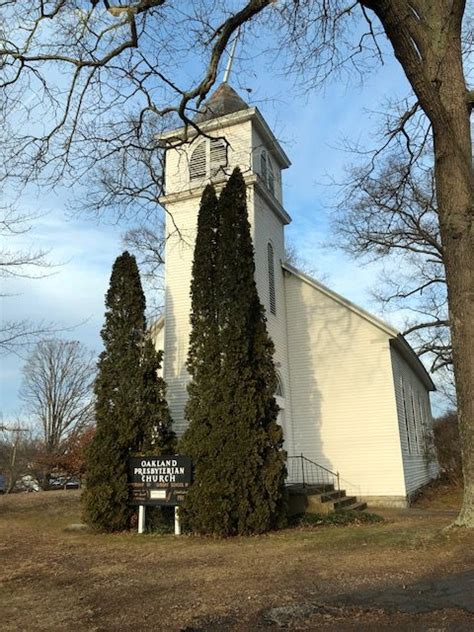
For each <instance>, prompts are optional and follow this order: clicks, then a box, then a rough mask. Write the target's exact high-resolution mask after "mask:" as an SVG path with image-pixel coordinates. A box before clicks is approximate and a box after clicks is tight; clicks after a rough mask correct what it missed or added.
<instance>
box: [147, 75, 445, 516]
mask: <svg viewBox="0 0 474 632" xmlns="http://www.w3.org/2000/svg"><path fill="white" fill-rule="evenodd" d="M196 123H197V125H198V126H199V129H200V130H201V131H202V132H203V134H199V135H198V134H195V137H194V140H192V141H191V142H190V143H185V144H178V145H179V146H176V145H177V144H176V143H174V146H173V144H172V143H171V142H170V140H171V139H174V140H176V139H179V138H183V134H184V129H179V130H174V131H172V132H168V133H166V134H163V135H162V136H161V137H160V139H161V142H163V143H167V142H168V143H169V144H170V146H169V148H168V149H167V151H166V164H165V195H164V196H163V197H162V198H161V200H160V203H161V204H162V205H163V207H164V208H165V210H166V233H167V241H166V257H165V261H166V264H165V310H164V316H163V318H161V319H160V320H159V321H158V322H157V323H155V325H154V326H153V334H154V338H155V342H156V346H157V348H158V349H162V350H163V351H164V361H163V376H164V378H165V380H166V382H167V385H168V391H167V393H168V402H169V405H170V409H171V414H172V417H173V421H174V428H175V430H176V432H177V434H178V435H180V434H182V433H183V431H184V430H185V428H186V421H185V419H184V407H185V403H186V398H187V383H188V379H189V378H188V374H187V370H186V359H187V353H188V340H189V334H190V306H191V300H190V283H191V269H192V261H193V247H194V240H195V235H196V226H197V214H198V209H199V203H200V198H201V195H202V192H203V189H204V187H205V185H206V184H207V183H208V182H213V183H214V185H215V187H216V190H217V192H218V193H219V191H220V190H221V189H222V187H223V184H224V183H225V181H226V179H227V178H228V176H229V175H230V173H231V172H232V170H233V169H234V167H236V166H239V167H240V169H241V171H242V173H243V175H244V178H245V182H246V184H247V204H248V212H249V221H250V225H251V232H252V239H253V245H254V250H255V268H256V283H257V288H258V292H259V295H260V300H261V302H262V303H263V305H264V307H265V310H266V317H267V327H268V331H269V334H270V336H271V337H272V339H273V341H274V344H275V356H274V361H275V365H276V368H277V372H278V378H279V386H278V391H277V393H275V396H276V399H277V403H278V405H279V407H280V414H279V422H280V424H281V426H282V428H283V432H284V437H285V449H286V451H287V453H288V455H289V457H296V456H301V455H303V456H304V457H305V462H308V463H314V464H317V465H318V467H320V468H324V469H322V471H330V472H337V473H339V476H340V484H341V487H343V488H344V489H345V490H347V491H348V492H349V493H351V494H354V495H356V496H358V497H359V498H360V499H364V500H366V501H367V502H368V503H369V504H372V505H376V504H390V505H399V506H403V505H405V504H406V503H407V502H408V501H409V499H410V496H412V495H413V494H414V492H416V490H417V489H419V488H420V487H421V486H423V485H424V484H426V483H428V482H429V481H430V480H431V479H432V478H433V477H434V476H435V475H436V474H437V471H438V467H437V464H436V461H435V460H433V456H432V454H431V451H430V449H429V446H430V441H431V432H432V431H431V427H432V417H431V408H430V397H429V393H430V391H433V390H434V385H433V382H432V381H431V378H430V377H429V375H428V373H427V372H426V370H425V368H424V367H423V365H422V363H421V362H420V361H419V359H418V358H417V356H416V355H415V353H414V352H413V350H412V349H411V347H410V346H409V345H408V343H407V342H406V341H405V339H404V338H403V337H402V336H401V335H400V333H399V332H398V331H397V330H396V329H394V328H393V327H391V326H390V325H388V324H387V323H385V322H383V321H382V320H380V319H379V318H377V317H376V316H373V315H372V314H370V313H368V312H367V311H365V310H364V309H362V308H360V307H358V306H357V305H354V304H353V303H351V302H350V301H348V300H347V299H345V298H344V297H342V296H340V295H339V294H337V293H336V292H333V291H332V290H331V289H329V288H328V287H326V286H325V285H323V284H322V283H319V282H318V281H317V280H315V279H313V278H311V277H309V276H308V275H306V274H304V273H303V272H301V271H300V270H298V269H296V268H295V267H293V266H292V265H290V264H288V263H287V262H286V261H285V259H286V257H285V226H287V225H288V224H289V223H290V222H291V217H290V215H289V214H288V212H287V211H286V210H285V208H284V203H283V186H282V173H283V171H284V169H287V168H288V167H289V166H290V161H289V159H288V156H287V155H286V153H285V151H284V150H283V148H282V147H281V146H280V144H279V143H278V141H277V139H276V138H275V136H274V134H273V133H272V130H271V129H270V128H269V126H268V125H267V123H266V121H265V119H264V118H263V116H262V114H261V113H260V111H259V110H258V108H256V107H250V106H249V105H248V104H247V103H245V102H244V101H243V100H242V98H241V97H240V96H239V95H238V94H237V93H236V91H235V90H234V89H233V88H232V87H231V86H230V85H229V84H228V83H227V82H224V83H222V84H221V85H220V86H219V87H218V88H217V90H216V91H215V92H214V93H213V94H212V96H211V97H210V98H209V99H208V101H207V102H206V104H205V106H204V107H203V108H202V110H201V112H200V113H199V114H198V115H197V117H196ZM188 134H189V130H188ZM291 462H292V461H291V458H289V461H288V464H289V468H288V470H289V474H288V475H289V478H290V479H291V477H292V476H296V475H295V474H293V473H292V468H291V467H290V465H291ZM290 482H291V481H290Z"/></svg>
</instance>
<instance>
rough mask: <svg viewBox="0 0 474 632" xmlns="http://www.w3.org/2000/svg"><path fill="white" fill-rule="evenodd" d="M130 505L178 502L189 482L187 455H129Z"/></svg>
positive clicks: (189, 463)
mask: <svg viewBox="0 0 474 632" xmlns="http://www.w3.org/2000/svg"><path fill="white" fill-rule="evenodd" d="M129 483H130V498H129V502H130V504H131V505H151V506H153V505H155V506H156V505H179V504H181V503H182V502H183V500H184V496H185V494H186V491H187V489H188V487H189V485H190V484H191V459H190V457H188V456H181V455H173V456H136V457H135V456H134V457H130V458H129Z"/></svg>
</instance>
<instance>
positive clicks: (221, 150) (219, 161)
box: [189, 138, 227, 182]
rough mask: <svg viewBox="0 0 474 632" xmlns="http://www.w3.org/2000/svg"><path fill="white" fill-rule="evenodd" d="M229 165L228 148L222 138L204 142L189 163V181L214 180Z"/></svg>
mask: <svg viewBox="0 0 474 632" xmlns="http://www.w3.org/2000/svg"><path fill="white" fill-rule="evenodd" d="M226 165H227V146H226V143H225V141H224V140H222V139H221V138H211V139H207V140H203V141H202V142H200V143H199V145H198V146H197V147H196V148H195V149H194V151H193V152H192V154H191V159H190V161H189V179H190V180H191V182H192V181H193V180H202V179H203V178H214V177H215V176H217V175H218V174H219V173H220V172H221V171H222V169H223V167H225V166H226Z"/></svg>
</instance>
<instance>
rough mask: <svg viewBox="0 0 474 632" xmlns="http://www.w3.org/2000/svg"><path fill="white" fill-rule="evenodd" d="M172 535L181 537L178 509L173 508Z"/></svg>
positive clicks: (176, 507)
mask: <svg viewBox="0 0 474 632" xmlns="http://www.w3.org/2000/svg"><path fill="white" fill-rule="evenodd" d="M174 534H175V535H181V522H180V521H179V507H178V505H175V506H174Z"/></svg>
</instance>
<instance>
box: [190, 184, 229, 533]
mask: <svg viewBox="0 0 474 632" xmlns="http://www.w3.org/2000/svg"><path fill="white" fill-rule="evenodd" d="M218 243H219V215H218V212H217V197H216V193H215V191H214V187H213V186H211V185H208V186H207V187H206V188H205V189H204V192H203V195H202V198H201V205H200V209H199V215H198V227H197V235H196V244H195V247H194V261H193V268H192V280H191V335H190V338H189V352H188V362H187V367H188V371H189V373H190V376H191V381H190V383H189V386H188V394H189V396H188V402H187V405H186V418H187V420H188V421H189V427H188V429H187V431H186V433H185V434H184V436H183V437H182V439H181V442H180V452H182V453H183V454H187V455H189V456H191V458H192V462H193V469H194V484H193V485H192V486H191V488H190V491H189V492H188V497H187V502H186V507H185V515H186V521H187V523H188V525H189V526H190V527H191V528H192V529H193V530H195V531H198V532H206V531H208V530H209V529H208V528H207V520H208V508H209V503H210V502H212V498H211V497H210V494H212V493H213V490H212V482H211V480H210V478H209V477H210V476H211V475H212V471H213V470H212V461H213V459H214V458H215V454H214V452H215V450H214V446H213V442H212V439H213V434H212V427H213V421H214V420H215V419H216V418H217V417H216V415H217V414H218V412H217V407H218V403H219V389H218V384H219V379H220V347H219V328H218V320H217V317H218V297H217V279H216V258H217V250H218ZM205 499H206V500H205Z"/></svg>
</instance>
